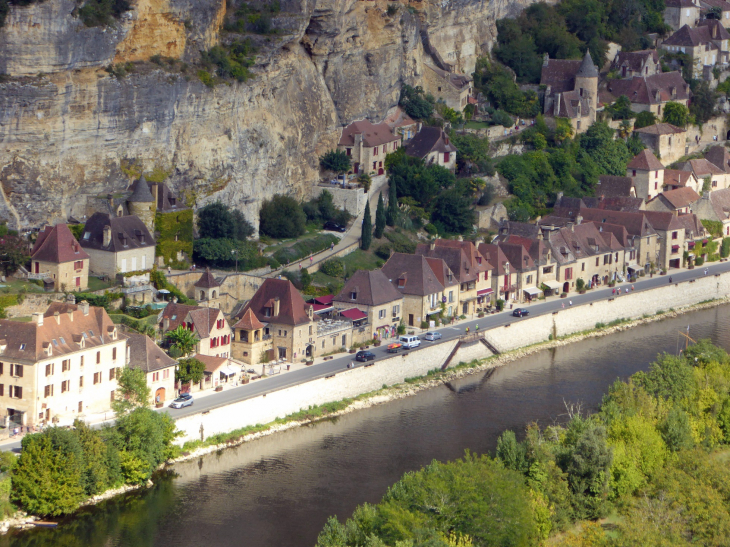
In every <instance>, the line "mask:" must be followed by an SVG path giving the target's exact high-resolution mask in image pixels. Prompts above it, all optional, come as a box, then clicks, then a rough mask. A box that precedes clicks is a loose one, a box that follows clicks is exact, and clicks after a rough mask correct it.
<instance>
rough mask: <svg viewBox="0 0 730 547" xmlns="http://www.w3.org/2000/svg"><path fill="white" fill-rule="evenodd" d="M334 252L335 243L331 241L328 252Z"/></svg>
mask: <svg viewBox="0 0 730 547" xmlns="http://www.w3.org/2000/svg"><path fill="white" fill-rule="evenodd" d="M334 250H335V242H334V241H333V242H332V243H331V244H330V251H334Z"/></svg>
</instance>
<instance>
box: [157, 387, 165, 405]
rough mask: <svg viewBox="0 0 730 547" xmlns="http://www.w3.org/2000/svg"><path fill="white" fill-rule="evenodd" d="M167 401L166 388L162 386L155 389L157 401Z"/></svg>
mask: <svg viewBox="0 0 730 547" xmlns="http://www.w3.org/2000/svg"><path fill="white" fill-rule="evenodd" d="M164 402H165V388H164V387H160V388H157V391H155V403H164Z"/></svg>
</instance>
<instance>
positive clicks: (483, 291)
mask: <svg viewBox="0 0 730 547" xmlns="http://www.w3.org/2000/svg"><path fill="white" fill-rule="evenodd" d="M493 292H494V291H493V290H492V289H482V290H480V291H477V296H484V295H485V294H491V293H493Z"/></svg>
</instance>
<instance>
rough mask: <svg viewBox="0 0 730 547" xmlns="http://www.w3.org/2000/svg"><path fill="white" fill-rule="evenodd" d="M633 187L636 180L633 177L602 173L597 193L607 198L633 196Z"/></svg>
mask: <svg viewBox="0 0 730 547" xmlns="http://www.w3.org/2000/svg"><path fill="white" fill-rule="evenodd" d="M633 187H634V181H633V180H632V179H631V177H616V176H613V175H601V176H599V177H598V184H597V185H596V191H595V194H596V195H597V196H603V197H607V198H612V197H631V189H632V188H633Z"/></svg>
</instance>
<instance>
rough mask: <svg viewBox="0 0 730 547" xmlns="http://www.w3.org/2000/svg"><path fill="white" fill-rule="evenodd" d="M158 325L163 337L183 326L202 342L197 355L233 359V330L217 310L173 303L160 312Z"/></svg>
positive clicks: (196, 350) (197, 349)
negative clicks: (231, 357)
mask: <svg viewBox="0 0 730 547" xmlns="http://www.w3.org/2000/svg"><path fill="white" fill-rule="evenodd" d="M158 325H159V327H160V331H161V332H162V334H163V335H164V334H167V333H168V332H170V331H173V330H175V329H176V328H177V327H179V326H181V325H182V327H183V328H185V329H187V330H189V331H192V332H193V333H194V334H195V335H196V336H197V338H198V342H197V344H196V347H195V353H197V354H200V355H212V356H213V357H230V356H231V327H230V326H229V324H228V320H227V319H226V316H225V315H224V314H223V312H222V311H221V310H219V309H217V308H201V307H199V306H189V305H187V304H179V303H177V302H170V303H169V304H168V305H167V306H165V308H164V309H163V310H162V312H160V315H159V316H158Z"/></svg>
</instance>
